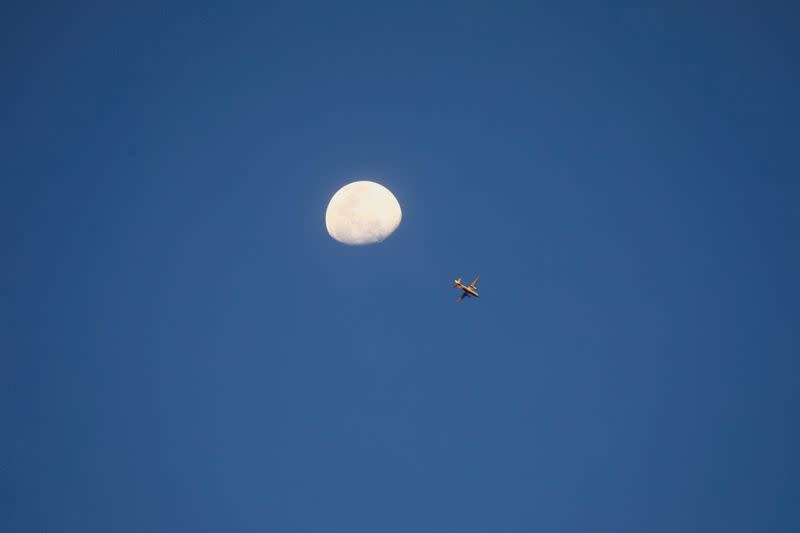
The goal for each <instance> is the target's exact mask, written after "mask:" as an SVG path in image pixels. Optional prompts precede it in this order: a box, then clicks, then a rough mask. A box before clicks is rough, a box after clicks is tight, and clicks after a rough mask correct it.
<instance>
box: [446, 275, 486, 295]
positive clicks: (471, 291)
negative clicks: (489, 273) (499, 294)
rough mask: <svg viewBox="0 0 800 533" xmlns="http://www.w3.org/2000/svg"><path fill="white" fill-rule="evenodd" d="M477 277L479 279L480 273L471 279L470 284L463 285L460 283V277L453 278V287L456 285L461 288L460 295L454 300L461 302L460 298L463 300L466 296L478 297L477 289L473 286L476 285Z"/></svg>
mask: <svg viewBox="0 0 800 533" xmlns="http://www.w3.org/2000/svg"><path fill="white" fill-rule="evenodd" d="M479 279H481V276H480V274H478V277H477V278H475V281H473V282H472V284H471V285H464V284H463V283H461V278H458V279H457V280H455V283H453V288H455V287H458V288H459V289H461V290H462V293H461V296H459V297H458V299H457V300H456V301H457V302H461V300H463V299H464V298H466V297H467V296H474V297H475V298H480V296H479V295H478V291H477V290H476V289H475V286H476V285H478V280H479Z"/></svg>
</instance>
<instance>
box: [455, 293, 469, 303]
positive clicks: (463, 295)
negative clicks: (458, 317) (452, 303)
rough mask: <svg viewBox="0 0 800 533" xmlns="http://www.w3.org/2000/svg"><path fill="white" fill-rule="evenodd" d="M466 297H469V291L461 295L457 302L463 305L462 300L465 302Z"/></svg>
mask: <svg viewBox="0 0 800 533" xmlns="http://www.w3.org/2000/svg"><path fill="white" fill-rule="evenodd" d="M466 297H467V291H464V292H462V293H461V296H459V297H458V298H456V302H458V303H461V300H463V299H464V298H466Z"/></svg>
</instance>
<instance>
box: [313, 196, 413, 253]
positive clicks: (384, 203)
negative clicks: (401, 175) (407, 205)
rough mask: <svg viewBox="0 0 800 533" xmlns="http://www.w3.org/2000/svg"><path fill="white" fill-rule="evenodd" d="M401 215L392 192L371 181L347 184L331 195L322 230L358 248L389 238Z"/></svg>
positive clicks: (398, 223)
mask: <svg viewBox="0 0 800 533" xmlns="http://www.w3.org/2000/svg"><path fill="white" fill-rule="evenodd" d="M402 218H403V212H402V211H401V210H400V204H399V203H398V201H397V198H395V197H394V194H392V191H390V190H389V189H387V188H386V187H384V186H383V185H380V184H378V183H375V182H374V181H354V182H353V183H348V184H347V185H345V186H344V187H342V188H341V189H339V190H338V191H336V194H334V195H333V198H331V201H330V202H329V203H328V209H327V211H325V226H326V227H327V228H328V234H330V236H331V237H333V238H334V239H335V240H337V241H339V242H341V243H344V244H350V245H353V246H359V245H363V244H374V243H376V242H381V241H383V240H384V239H385V238H386V237H388V236H389V235H391V234H392V233H393V232H394V230H396V229H397V226H399V225H400V220H401V219H402Z"/></svg>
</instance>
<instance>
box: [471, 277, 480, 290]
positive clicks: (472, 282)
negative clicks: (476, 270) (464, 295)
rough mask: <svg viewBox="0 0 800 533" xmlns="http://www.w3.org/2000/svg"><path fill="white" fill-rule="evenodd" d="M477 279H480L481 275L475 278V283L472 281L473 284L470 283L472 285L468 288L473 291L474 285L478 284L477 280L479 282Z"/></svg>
mask: <svg viewBox="0 0 800 533" xmlns="http://www.w3.org/2000/svg"><path fill="white" fill-rule="evenodd" d="M479 279H481V275H480V274H478V277H477V278H475V281H473V282H472V285H470V287H472V288H473V289H474V288H475V285H477V284H478V280H479Z"/></svg>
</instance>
